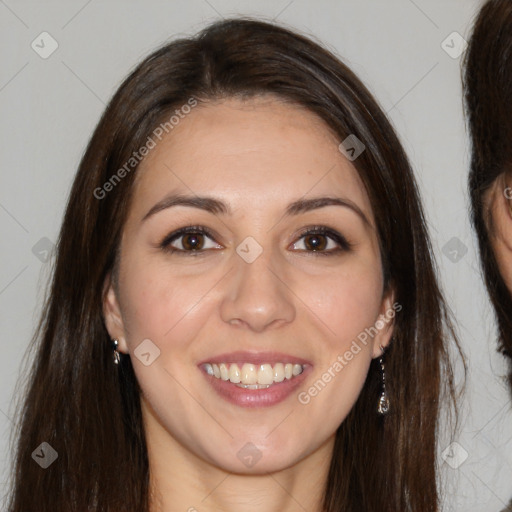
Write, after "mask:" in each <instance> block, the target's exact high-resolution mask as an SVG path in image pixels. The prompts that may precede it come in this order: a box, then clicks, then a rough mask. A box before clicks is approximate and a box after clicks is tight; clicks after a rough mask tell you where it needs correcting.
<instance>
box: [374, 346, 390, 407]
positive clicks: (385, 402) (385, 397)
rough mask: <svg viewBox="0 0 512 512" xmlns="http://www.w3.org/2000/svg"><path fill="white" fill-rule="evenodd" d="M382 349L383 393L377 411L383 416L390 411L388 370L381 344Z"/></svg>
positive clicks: (380, 361) (380, 360)
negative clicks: (387, 387)
mask: <svg viewBox="0 0 512 512" xmlns="http://www.w3.org/2000/svg"><path fill="white" fill-rule="evenodd" d="M380 349H381V350H382V356H381V357H380V358H379V364H380V369H381V372H382V393H381V395H380V397H379V403H378V405H377V412H378V413H379V414H380V415H381V416H385V415H386V414H387V413H388V412H389V397H388V394H387V393H386V372H385V369H384V360H383V357H384V347H383V346H382V345H381V346H380Z"/></svg>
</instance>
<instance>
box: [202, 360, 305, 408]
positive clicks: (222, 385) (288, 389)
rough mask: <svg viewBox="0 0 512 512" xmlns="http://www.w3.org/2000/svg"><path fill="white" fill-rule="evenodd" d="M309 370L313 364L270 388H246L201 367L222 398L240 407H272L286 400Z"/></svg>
mask: <svg viewBox="0 0 512 512" xmlns="http://www.w3.org/2000/svg"><path fill="white" fill-rule="evenodd" d="M309 370H311V366H310V365H307V366H306V367H305V368H304V370H303V371H302V373H301V374H300V375H297V376H296V377H292V378H291V379H285V380H283V382H276V383H275V384H272V385H271V386H270V387H268V388H263V389H245V388H241V387H239V386H237V385H236V384H233V383H232V382H230V381H229V380H222V379H218V378H217V377H213V376H212V375H208V374H207V373H206V371H204V370H202V369H201V371H202V373H203V375H204V376H205V377H206V379H207V381H208V382H209V383H210V384H211V386H212V387H213V389H214V390H215V391H216V392H217V393H218V394H219V395H220V396H221V397H222V398H224V399H225V400H227V401H228V402H230V403H232V404H234V405H238V406H239V407H270V406H272V405H276V404H278V403H279V402H282V401H283V400H286V399H287V398H288V397H289V396H290V395H291V394H292V393H293V392H294V391H295V390H296V389H297V388H298V387H299V386H300V385H301V384H302V383H303V382H304V379H305V378H306V376H307V374H308V373H309Z"/></svg>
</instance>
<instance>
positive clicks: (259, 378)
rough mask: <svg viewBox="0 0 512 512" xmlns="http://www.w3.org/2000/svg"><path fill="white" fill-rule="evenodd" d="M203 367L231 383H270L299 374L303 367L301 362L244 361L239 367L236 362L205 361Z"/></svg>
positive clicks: (211, 373)
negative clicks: (256, 363)
mask: <svg viewBox="0 0 512 512" xmlns="http://www.w3.org/2000/svg"><path fill="white" fill-rule="evenodd" d="M204 369H205V370H206V373H208V374H209V375H213V376H214V377H217V378H218V379H222V380H229V381H230V382H232V383H233V384H248V385H257V384H262V385H265V384H266V385H270V384H273V383H274V382H282V381H283V380H284V379H291V378H292V377H295V376H296V375H300V374H301V373H302V371H303V370H304V367H303V366H302V365H301V364H291V363H287V364H284V363H276V364H275V365H274V366H272V365H271V364H260V365H254V364H250V363H245V364H243V365H242V368H241V369H240V368H239V366H238V365H237V364H236V363H232V364H230V363H220V364H215V363H206V364H205V365H204Z"/></svg>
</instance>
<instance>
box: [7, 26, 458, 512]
mask: <svg viewBox="0 0 512 512" xmlns="http://www.w3.org/2000/svg"><path fill="white" fill-rule="evenodd" d="M452 334H453V332H452V328H451V325H450V321H449V318H448V314H447V310H446V307H445V305H444V302H443V299H442V297H441V294H440V291H439V288H438V285H437V282H436V277H435V271H434V266H433V262H432V258H431V249H430V244H429V241H428V238H427V232H426V228H425V222H424V216H423V212H422V208H421V204H420V200H419V196H418V192H417V188H416V185H415V182H414V178H413V175H412V172H411V169H410V165H409V163H408V161H407V158H406V156H405V154H404V151H403V149H402V147H401V145H400V143H399V141H398V139H397V137H396V135H395V133H394V131H393V129H392V127H391V126H390V124H389V122H388V121H387V119H386V117H385V115H384V114H383V112H382V110H381V109H380V108H379V106H378V105H377V103H376V102H375V100H374V99H373V97H372V96H371V95H370V93H369V92H368V91H367V90H366V88H365V87H364V86H363V85H362V84H361V82H360V81H359V80H358V79H357V78H356V77H355V75H354V74H353V73H352V72H351V71H350V70H349V69H348V68H347V67H346V66H345V65H344V64H342V63H341V62H340V61H339V60H337V59H336V58H335V57H334V56H333V55H332V54H331V53H329V52H328V51H327V50H325V49H323V48H322V47H320V46H319V45H317V44H316V43H313V42H312V41H310V40H309V39H307V38H305V37H303V36H300V35H298V34H296V33H294V32H292V31H289V30H287V29H285V28H282V27H279V26H276V25H272V24H268V23H264V22H260V21H254V20H243V19H234V20H225V21H221V22H218V23H215V24H213V25H211V26H209V27H207V28H206V29H204V30H203V31H202V32H201V33H200V34H199V35H198V36H197V37H193V38H189V39H181V40H178V41H174V42H171V43H170V44H167V45H166V46H164V47H163V48H161V49H159V50H158V51H156V52H155V53H153V54H152V55H150V56H149V57H148V58H146V59H145V60H144V61H143V62H142V63H141V64H140V65H139V66H138V67H137V68H136V69H135V70H134V71H133V73H132V74H131V75H130V76H129V77H128V78H127V79H126V80H125V81H124V83H123V84H122V85H121V86H120V88H119V90H118V91H117V92H116V94H115V95H114V97H113V99H112V101H111V102H110V104H109V106H108V107H107V109H106V111H105V113H104V115H103V117H102V119H101V120H100V122H99V124H98V126H97V128H96V130H95V132H94V134H93V136H92V139H91V141H90V143H89V146H88V148H87V150H86V153H85V155H84V157H83V159H82V162H81V164H80V167H79V169H78V173H77V176H76V178H75V181H74V185H73V188H72V191H71V195H70V199H69V202H68V207H67V210H66V213H65V218H64V222H63V226H62V231H61V234H60V238H59V245H58V256H57V261H56V268H55V273H54V277H53V283H52V289H51V293H50V296H49V299H48V304H47V308H46V309H45V315H44V317H43V319H42V322H41V325H40V328H39V332H38V339H40V347H39V352H38V356H37V359H36V362H35V366H34V370H33V373H32V376H31V384H30V389H29V392H28V395H27V399H26V402H25V405H24V408H23V410H22V411H21V426H20V436H19V441H18V452H17V461H16V469H15V476H14V481H13V492H12V497H11V502H10V508H9V510H10V511H12V512H21V511H27V510H36V509H37V510H39V511H45V510H52V511H58V510H66V511H69V510H94V511H99V510H105V511H114V510H115V511H120V510H127V511H134V510H137V511H143V510H150V511H152V512H153V511H159V510H166V511H170V510H180V511H181V510H189V511H194V510H199V511H207V510H225V511H229V510H240V508H242V509H243V510H246V511H250V510H253V509H254V510H255V509H258V510H262V509H263V510H269V511H272V510H277V509H279V510H281V511H282V510H285V511H288V510H297V509H299V508H303V509H305V510H311V511H329V512H334V511H342V510H343V511H362V510H364V511H377V510H378V511H393V512H396V511H397V510H401V511H407V510H409V511H414V512H422V511H425V512H426V511H427V510H428V511H429V512H431V511H434V510H438V501H439V495H438V488H437V480H436V479H437V476H438V475H437V472H436V440H437V435H436V434H437V427H438V426H439V414H440V407H441V403H442V399H443V398H445V397H446V395H445V392H446V393H447V396H448V398H449V399H450V398H453V397H454V386H453V381H452V370H451V366H450V361H449V358H448V338H449V337H450V336H451V335H452ZM112 340H113V341H112ZM384 352H386V354H385V355H384ZM450 403H451V401H450ZM43 442H45V443H47V445H46V444H44V445H43V444H42V443H43ZM50 447H51V450H54V452H55V453H53V451H51V450H50ZM48 453H50V454H51V457H50V456H49V455H48ZM27 454H32V458H30V457H27ZM55 454H57V458H55ZM37 458H39V462H38V463H37V464H36V462H37V460H36V459H37ZM49 460H53V462H52V463H51V464H50V465H48V462H49ZM42 461H44V462H45V463H44V464H41V462H42ZM42 465H43V466H47V467H46V469H42V467H41V466H42ZM27 489H30V490H29V491H28V490H27Z"/></svg>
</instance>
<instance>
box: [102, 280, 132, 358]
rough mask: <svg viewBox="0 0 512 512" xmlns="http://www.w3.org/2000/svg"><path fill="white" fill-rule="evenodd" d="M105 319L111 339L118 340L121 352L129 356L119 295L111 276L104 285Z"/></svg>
mask: <svg viewBox="0 0 512 512" xmlns="http://www.w3.org/2000/svg"><path fill="white" fill-rule="evenodd" d="M103 318H104V320H105V326H106V327H107V331H108V333H109V335H110V337H111V338H112V339H113V340H114V339H117V341H118V342H119V344H118V350H119V352H123V353H125V354H127V353H128V346H127V344H126V336H125V328H124V322H123V316H122V314H121V308H120V307H119V301H118V298H117V293H116V291H115V289H114V285H113V283H112V276H111V274H109V275H108V276H107V277H106V279H105V283H104V285H103Z"/></svg>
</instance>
